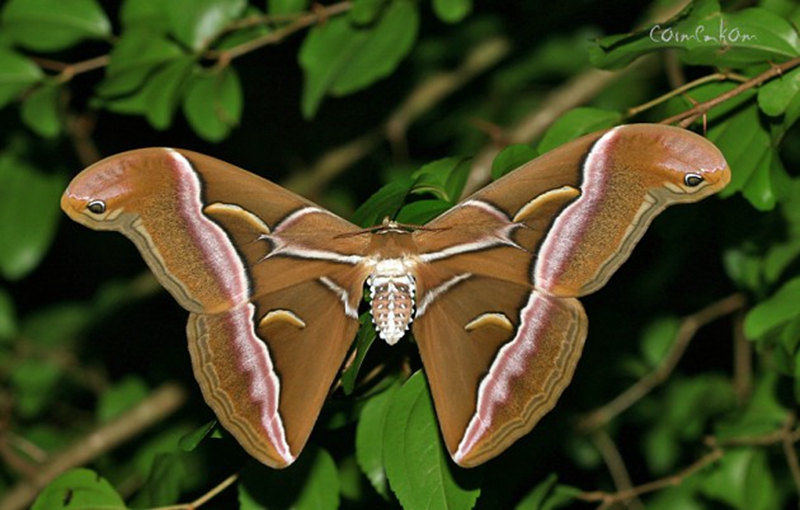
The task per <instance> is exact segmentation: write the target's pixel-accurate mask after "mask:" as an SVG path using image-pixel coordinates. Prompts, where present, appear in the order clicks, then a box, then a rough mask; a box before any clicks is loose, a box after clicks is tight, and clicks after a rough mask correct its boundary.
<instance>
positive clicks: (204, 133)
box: [183, 66, 244, 142]
mask: <svg viewBox="0 0 800 510" xmlns="http://www.w3.org/2000/svg"><path fill="white" fill-rule="evenodd" d="M243 107H244V99H243V97H242V85H241V83H240V82H239V76H238V74H236V70H235V69H233V68H232V67H230V66H229V67H226V68H224V69H222V70H221V71H218V72H215V73H211V74H205V73H201V74H199V75H197V76H195V77H193V78H192V80H191V82H190V84H189V85H188V87H187V90H186V97H185V98H184V100H183V113H184V115H186V119H187V120H188V121H189V125H190V126H192V129H194V131H195V132H196V133H197V134H198V135H200V136H201V137H203V138H205V139H206V140H208V141H210V142H218V141H220V140H222V139H224V138H225V137H227V136H228V134H229V133H230V130H231V128H233V127H236V126H237V125H238V124H239V119H240V118H241V116H242V109H243Z"/></svg>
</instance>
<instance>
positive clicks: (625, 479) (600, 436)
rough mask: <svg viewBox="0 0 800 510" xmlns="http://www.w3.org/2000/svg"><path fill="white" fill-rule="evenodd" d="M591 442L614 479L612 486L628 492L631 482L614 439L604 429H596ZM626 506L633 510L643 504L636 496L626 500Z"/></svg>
mask: <svg viewBox="0 0 800 510" xmlns="http://www.w3.org/2000/svg"><path fill="white" fill-rule="evenodd" d="M592 442H593V443H594V445H595V447H596V448H597V451H599V452H600V455H601V456H602V457H603V461H604V462H605V463H606V467H608V472H609V473H610V474H611V478H612V479H613V480H614V486H615V487H616V488H617V492H628V491H630V490H631V489H633V482H631V476H630V474H629V473H628V468H627V467H626V466H625V461H624V460H623V459H622V455H621V454H620V453H619V449H618V448H617V445H616V444H614V440H613V439H611V436H609V435H608V433H607V432H606V431H605V430H596V431H594V433H592ZM628 506H629V508H633V509H634V510H639V509H643V508H644V504H642V502H641V500H639V498H638V497H636V496H634V497H633V498H631V500H630V501H629V502H628Z"/></svg>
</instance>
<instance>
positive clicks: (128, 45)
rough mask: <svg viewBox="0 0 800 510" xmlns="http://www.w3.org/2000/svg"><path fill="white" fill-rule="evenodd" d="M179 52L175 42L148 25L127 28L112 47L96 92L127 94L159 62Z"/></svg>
mask: <svg viewBox="0 0 800 510" xmlns="http://www.w3.org/2000/svg"><path fill="white" fill-rule="evenodd" d="M181 55H183V52H182V51H181V49H180V48H179V47H178V45H177V44H175V43H174V42H172V41H169V40H167V39H166V38H165V37H162V36H160V35H156V34H153V32H151V31H150V30H149V29H147V28H143V29H129V30H126V31H125V32H124V33H123V34H122V36H121V37H120V38H119V39H118V40H117V43H116V44H115V45H114V49H112V50H111V54H110V55H109V59H110V60H109V64H108V70H107V72H106V76H105V79H104V80H103V81H102V82H101V83H100V85H99V86H98V89H97V92H98V93H99V94H101V95H103V96H106V97H111V96H118V95H122V94H129V93H131V92H133V91H135V90H136V89H138V88H139V87H141V86H142V84H143V83H144V82H145V80H146V79H147V77H148V76H149V75H150V74H152V73H153V72H154V71H155V70H156V69H157V68H158V67H159V66H160V65H162V64H165V63H167V62H170V61H172V60H175V59H177V58H178V57H180V56H181Z"/></svg>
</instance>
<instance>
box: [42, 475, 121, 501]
mask: <svg viewBox="0 0 800 510" xmlns="http://www.w3.org/2000/svg"><path fill="white" fill-rule="evenodd" d="M127 508H128V507H127V506H126V505H125V502H124V501H123V500H122V497H121V496H120V495H119V494H117V491H116V490H114V487H112V486H111V484H110V483H108V480H106V479H105V478H103V477H101V476H100V475H99V474H97V473H95V472H94V471H92V470H90V469H85V468H76V469H70V470H69V471H67V472H66V473H64V474H62V475H60V476H59V477H58V478H56V479H55V480H53V481H52V482H50V484H48V485H47V487H45V488H44V490H43V491H42V492H41V493H40V494H39V495H38V496H37V497H36V501H34V503H33V506H32V507H31V510H57V509H58V510H61V509H69V510H126V509H127Z"/></svg>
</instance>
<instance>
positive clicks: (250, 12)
mask: <svg viewBox="0 0 800 510" xmlns="http://www.w3.org/2000/svg"><path fill="white" fill-rule="evenodd" d="M263 16H264V13H263V12H261V11H259V10H258V9H257V8H256V7H255V6H253V5H248V6H247V7H246V8H245V10H244V12H243V13H242V16H241V17H242V19H250V18H262V17H263ZM272 31H273V24H267V23H257V24H253V25H250V26H242V27H240V28H237V29H236V30H233V31H231V32H226V33H223V34H222V35H221V36H220V37H219V38H218V39H217V41H216V42H215V43H214V45H213V47H214V49H215V50H228V49H231V48H235V47H236V46H239V45H241V44H248V43H250V42H252V41H254V40H256V39H260V38H262V37H264V36H265V35H267V34H269V33H270V32H272Z"/></svg>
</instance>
